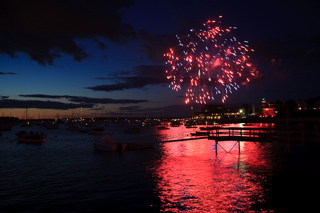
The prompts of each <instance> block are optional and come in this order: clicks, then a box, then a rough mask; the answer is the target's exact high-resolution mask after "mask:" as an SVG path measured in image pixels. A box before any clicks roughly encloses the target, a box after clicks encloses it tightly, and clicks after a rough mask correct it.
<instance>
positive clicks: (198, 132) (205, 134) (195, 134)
mask: <svg viewBox="0 0 320 213" xmlns="http://www.w3.org/2000/svg"><path fill="white" fill-rule="evenodd" d="M190 134H191V135H192V136H208V135H209V134H210V132H201V131H196V132H191V133H190Z"/></svg>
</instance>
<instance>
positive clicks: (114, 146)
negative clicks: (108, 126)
mask: <svg viewBox="0 0 320 213" xmlns="http://www.w3.org/2000/svg"><path fill="white" fill-rule="evenodd" d="M92 144H93V147H94V148H95V149H98V150H104V151H124V150H125V149H126V144H125V143H115V142H114V141H113V140H111V139H110V138H105V137H102V138H101V140H94V139H92Z"/></svg>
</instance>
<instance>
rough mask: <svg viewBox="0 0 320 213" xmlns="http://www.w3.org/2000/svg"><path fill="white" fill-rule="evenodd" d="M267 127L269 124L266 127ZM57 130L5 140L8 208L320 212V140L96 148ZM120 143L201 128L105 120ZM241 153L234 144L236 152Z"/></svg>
mask: <svg viewBox="0 0 320 213" xmlns="http://www.w3.org/2000/svg"><path fill="white" fill-rule="evenodd" d="M259 125H261V124H259ZM66 128H67V126H66V125H64V124H62V125H60V129H54V130H48V129H46V128H44V127H40V126H33V127H30V128H29V129H28V130H29V131H30V130H32V131H34V132H45V133H46V134H47V135H48V136H47V138H46V142H45V143H43V144H25V143H17V141H16V135H15V134H16V133H17V132H19V131H21V130H25V127H21V126H18V125H17V126H14V127H13V129H12V130H11V131H3V132H2V136H1V137H0V157H1V163H0V211H1V212H97V211H98V212H99V211H103V212H290V211H291V212H292V211H295V212H309V210H311V209H312V211H314V210H316V209H318V199H319V195H318V193H319V190H320V186H319V183H320V157H319V151H320V149H319V146H318V145H317V144H314V145H313V144H307V145H301V144H297V145H291V147H290V152H288V151H287V149H286V147H285V145H282V144H275V143H258V142H242V143H241V144H240V153H239V151H238V144H236V145H235V143H236V141H226V142H221V145H222V146H223V147H224V149H225V150H227V151H230V152H228V153H227V152H225V151H224V150H223V149H222V148H221V147H218V154H217V155H216V152H215V145H216V144H215V141H214V140H208V139H198V140H190V141H179V142H171V143H159V144H157V145H156V146H155V148H149V149H136V150H125V151H124V152H107V151H100V150H95V149H94V147H93V144H92V139H93V138H94V139H99V138H101V136H99V135H89V134H87V133H81V132H78V131H67V130H66ZM105 128H106V130H107V131H111V132H114V133H115V134H113V135H111V136H110V137H111V138H112V139H113V140H115V141H119V142H133V141H135V142H137V143H145V142H150V140H149V139H150V138H158V139H161V140H170V139H176V138H179V137H190V133H191V132H194V131H196V130H199V129H198V128H199V127H198V128H197V129H195V128H186V127H185V126H179V127H171V128H170V129H163V130H158V129H157V127H156V126H151V127H142V128H141V132H140V133H131V134H130V133H124V129H125V128H126V127H124V126H122V125H116V124H108V125H106V126H105ZM234 145H235V147H234V149H232V150H231V148H232V147H233V146H234Z"/></svg>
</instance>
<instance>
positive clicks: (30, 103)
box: [0, 99, 94, 110]
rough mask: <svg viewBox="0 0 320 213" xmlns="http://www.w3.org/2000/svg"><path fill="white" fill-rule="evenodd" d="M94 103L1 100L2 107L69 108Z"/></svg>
mask: <svg viewBox="0 0 320 213" xmlns="http://www.w3.org/2000/svg"><path fill="white" fill-rule="evenodd" d="M93 106H94V105H93V104H84V103H82V104H74V103H62V102H56V101H38V100H14V99H4V100H1V102H0V108H36V109H59V110H68V109H76V108H80V107H82V108H92V107H93Z"/></svg>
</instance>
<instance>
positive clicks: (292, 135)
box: [208, 127, 320, 155]
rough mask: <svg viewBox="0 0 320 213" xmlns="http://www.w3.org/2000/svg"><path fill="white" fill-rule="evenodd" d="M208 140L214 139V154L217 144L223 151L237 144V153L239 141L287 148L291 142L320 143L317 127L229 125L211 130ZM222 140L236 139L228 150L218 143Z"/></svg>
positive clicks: (319, 132)
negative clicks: (281, 144) (281, 145)
mask: <svg viewBox="0 0 320 213" xmlns="http://www.w3.org/2000/svg"><path fill="white" fill-rule="evenodd" d="M208 139H209V140H215V143H216V146H215V150H216V155H217V153H218V150H217V148H218V146H220V147H221V148H222V149H223V150H224V151H225V152H227V153H228V152H231V151H232V150H233V148H234V147H235V146H236V145H237V144H238V148H239V154H240V146H241V144H240V143H241V142H260V143H285V144H286V145H287V146H288V147H289V149H290V145H291V144H301V145H304V144H306V143H308V144H310V143H312V144H315V143H317V144H318V145H320V131H319V129H313V130H310V129H281V128H241V127H229V128H218V129H215V130H212V131H211V132H210V134H209V136H208ZM222 141H236V142H235V144H234V145H233V147H232V148H231V149H230V150H229V151H228V150H225V149H224V148H223V146H221V145H220V142H222Z"/></svg>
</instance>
